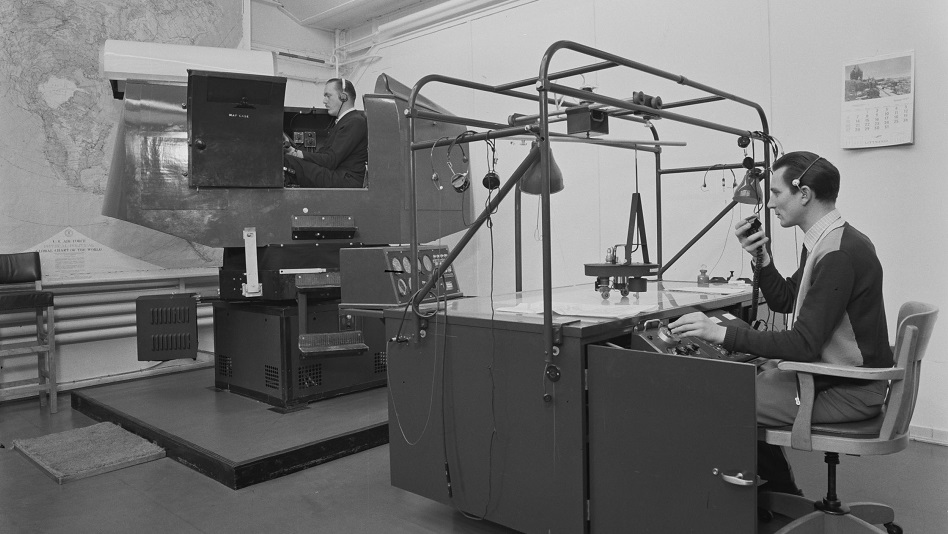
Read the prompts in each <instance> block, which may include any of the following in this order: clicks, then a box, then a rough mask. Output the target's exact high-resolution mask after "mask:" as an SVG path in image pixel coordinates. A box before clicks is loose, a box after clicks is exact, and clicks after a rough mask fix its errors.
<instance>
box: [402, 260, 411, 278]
mask: <svg viewBox="0 0 948 534" xmlns="http://www.w3.org/2000/svg"><path fill="white" fill-rule="evenodd" d="M402 267H404V268H405V274H411V262H410V261H408V256H405V257H404V258H402Z"/></svg>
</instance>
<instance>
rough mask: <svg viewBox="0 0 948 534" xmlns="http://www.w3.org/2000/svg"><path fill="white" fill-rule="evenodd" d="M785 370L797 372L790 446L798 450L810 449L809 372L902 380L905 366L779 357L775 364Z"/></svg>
mask: <svg viewBox="0 0 948 534" xmlns="http://www.w3.org/2000/svg"><path fill="white" fill-rule="evenodd" d="M777 367H778V368H779V369H782V370H785V371H796V372H797V395H798V397H797V400H798V401H799V406H800V409H799V410H797V417H796V418H795V419H794V420H793V430H792V432H791V434H790V447H791V448H793V449H797V450H801V451H812V450H813V430H812V424H813V404H814V402H815V399H816V387H815V384H814V380H813V376H814V375H822V376H838V377H843V378H857V379H862V380H903V379H904V378H905V369H903V368H901V367H883V368H875V367H849V366H845V365H836V364H830V363H815V362H789V361H782V362H780V364H779V365H778V366H777Z"/></svg>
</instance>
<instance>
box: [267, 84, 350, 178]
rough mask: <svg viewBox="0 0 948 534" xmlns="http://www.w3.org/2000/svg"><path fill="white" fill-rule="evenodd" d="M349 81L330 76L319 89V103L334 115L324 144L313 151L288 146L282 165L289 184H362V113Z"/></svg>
mask: <svg viewBox="0 0 948 534" xmlns="http://www.w3.org/2000/svg"><path fill="white" fill-rule="evenodd" d="M355 100H356V90H355V86H354V85H352V82H350V81H348V80H345V79H339V78H333V79H331V80H329V81H327V82H326V85H325V87H324V88H323V105H324V106H326V109H327V110H328V111H329V114H330V115H332V116H333V117H336V120H335V122H334V123H333V125H332V126H331V127H330V128H329V131H328V132H327V136H328V137H327V139H326V143H325V144H324V145H323V146H322V147H321V148H319V149H318V150H316V151H315V152H304V151H302V150H300V149H298V148H295V147H293V146H292V145H291V146H288V147H287V149H286V154H285V155H284V156H283V164H284V166H285V167H286V168H287V169H290V170H291V171H292V173H291V175H292V176H293V177H292V178H290V180H289V184H291V185H296V186H299V187H363V186H364V183H365V170H366V164H367V163H368V160H369V140H368V131H369V130H368V125H367V123H366V118H365V112H363V111H359V110H357V109H355Z"/></svg>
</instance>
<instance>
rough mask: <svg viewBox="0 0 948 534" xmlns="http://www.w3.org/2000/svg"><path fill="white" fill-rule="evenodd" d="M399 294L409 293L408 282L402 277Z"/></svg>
mask: <svg viewBox="0 0 948 534" xmlns="http://www.w3.org/2000/svg"><path fill="white" fill-rule="evenodd" d="M398 294H399V295H401V296H403V297H404V296H405V295H407V294H408V284H406V283H405V281H404V280H402V279H401V278H399V279H398Z"/></svg>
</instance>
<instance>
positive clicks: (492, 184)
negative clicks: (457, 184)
mask: <svg viewBox="0 0 948 534" xmlns="http://www.w3.org/2000/svg"><path fill="white" fill-rule="evenodd" d="M481 183H483V184H484V187H486V188H487V189H489V190H491V191H493V190H494V189H497V188H498V187H500V176H499V175H498V174H497V173H496V172H494V171H488V173H487V174H485V175H484V180H483V181H482V182H481Z"/></svg>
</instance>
